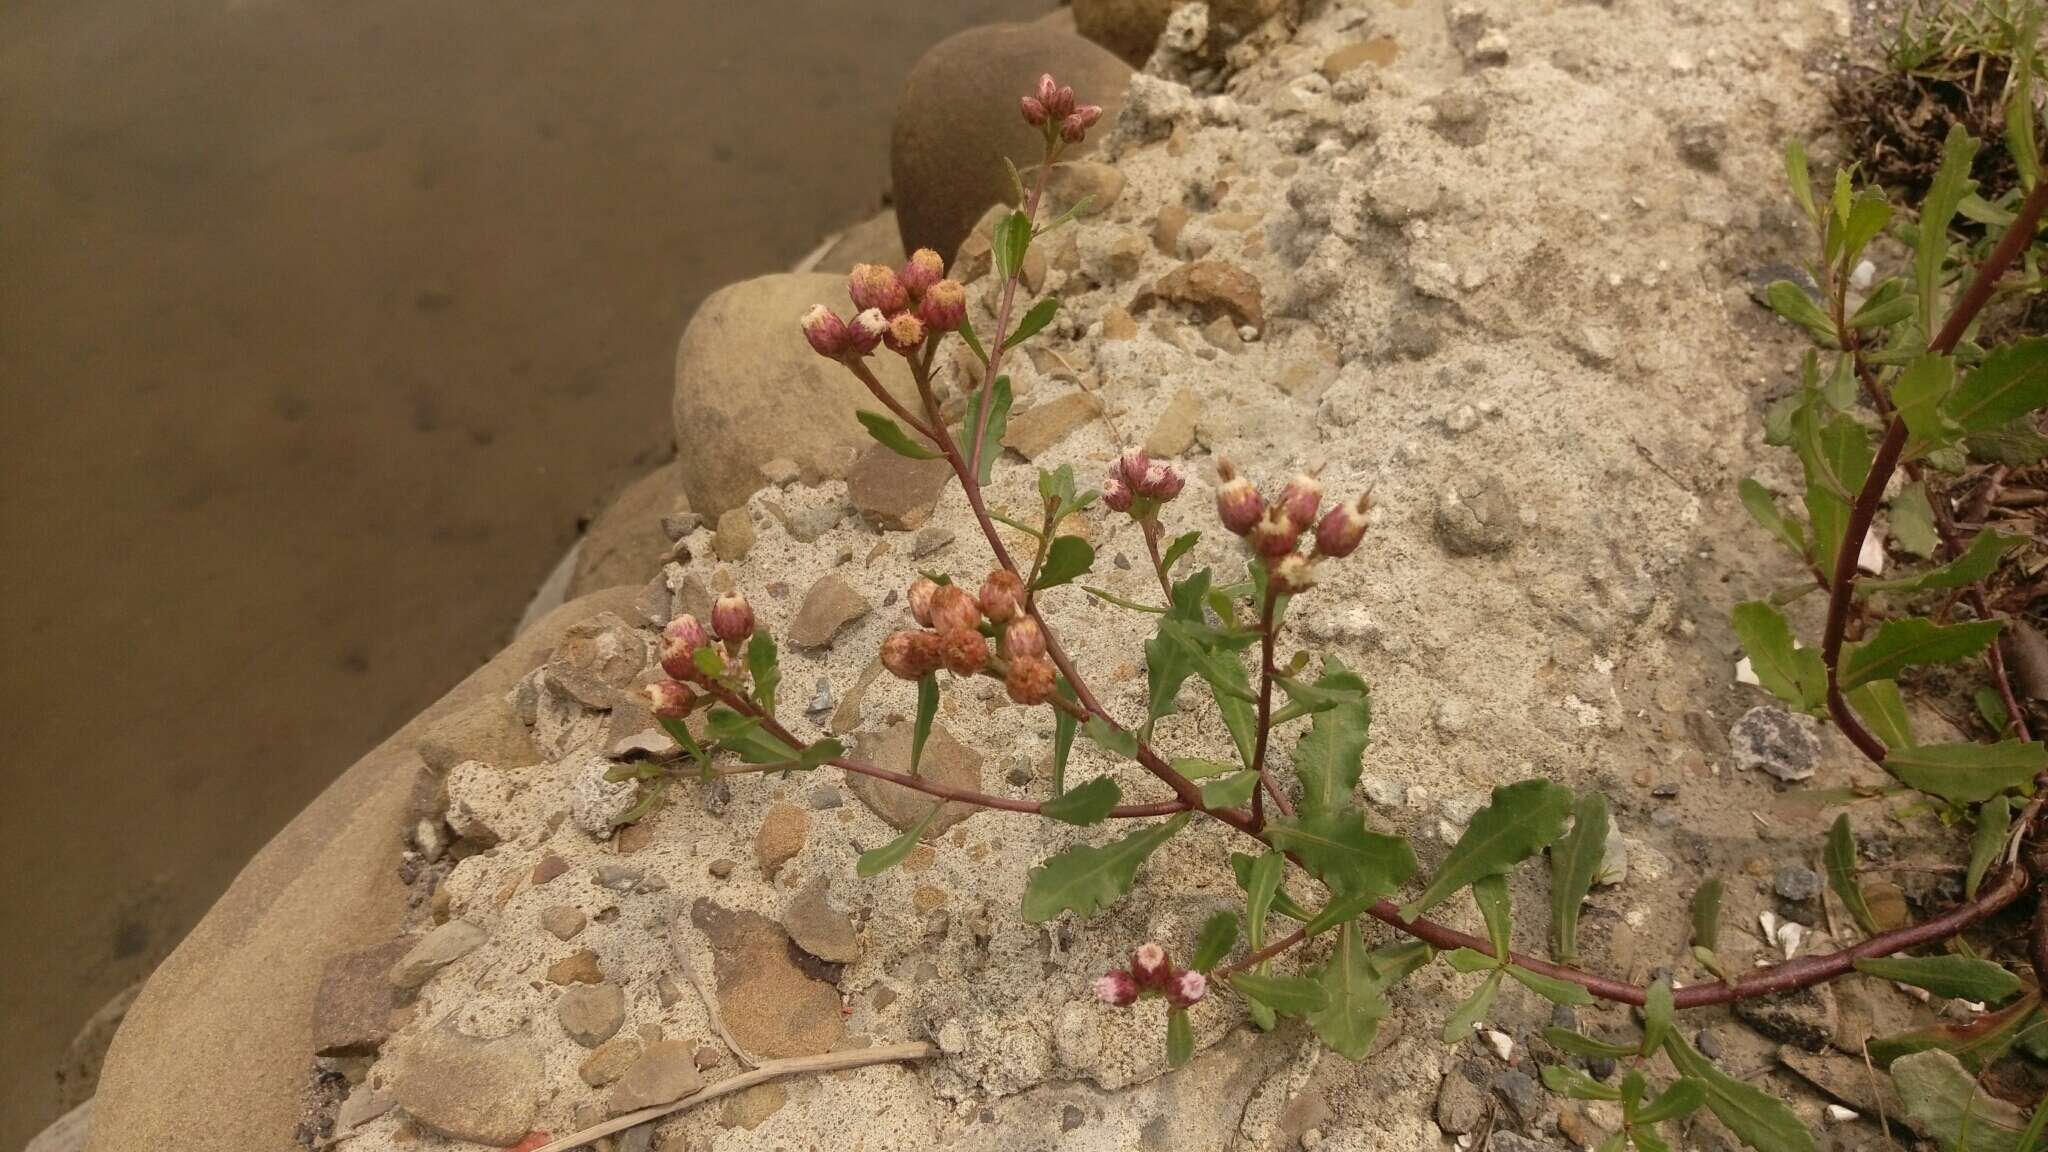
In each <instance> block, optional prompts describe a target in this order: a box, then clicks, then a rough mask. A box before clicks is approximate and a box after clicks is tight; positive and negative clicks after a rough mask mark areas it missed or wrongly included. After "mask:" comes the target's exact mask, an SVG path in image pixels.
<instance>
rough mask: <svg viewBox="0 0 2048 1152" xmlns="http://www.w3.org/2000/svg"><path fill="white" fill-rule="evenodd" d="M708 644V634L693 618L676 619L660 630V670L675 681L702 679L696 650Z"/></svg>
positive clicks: (685, 615) (688, 616) (709, 639)
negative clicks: (698, 669)
mask: <svg viewBox="0 0 2048 1152" xmlns="http://www.w3.org/2000/svg"><path fill="white" fill-rule="evenodd" d="M710 643H711V636H710V634H709V633H707V632H705V631H704V625H702V624H699V623H698V622H697V618H696V617H695V616H691V615H689V614H687V613H685V614H684V615H681V616H678V617H676V618H675V619H673V620H671V621H669V622H668V627H666V628H663V629H662V630H661V670H662V671H664V672H666V673H668V674H669V675H670V676H671V677H673V678H675V679H677V680H692V681H694V680H701V679H703V678H704V676H703V673H701V672H699V671H697V658H696V657H697V649H699V648H703V647H705V646H706V645H708V644H710Z"/></svg>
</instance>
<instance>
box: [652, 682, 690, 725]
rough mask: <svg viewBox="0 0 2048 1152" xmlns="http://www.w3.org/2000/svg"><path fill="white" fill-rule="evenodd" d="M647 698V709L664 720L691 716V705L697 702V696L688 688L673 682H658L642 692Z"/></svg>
mask: <svg viewBox="0 0 2048 1152" xmlns="http://www.w3.org/2000/svg"><path fill="white" fill-rule="evenodd" d="M640 693H641V695H643V696H645V697H647V708H648V710H649V711H651V712H653V713H654V714H655V715H656V716H657V717H659V718H661V719H663V720H680V719H682V718H683V717H685V716H688V715H689V714H690V705H691V704H693V703H695V702H696V699H697V697H696V695H695V694H694V693H692V692H691V691H690V690H689V689H688V688H685V687H683V686H682V685H681V684H678V683H676V682H675V681H673V680H656V681H655V682H654V683H652V684H649V685H648V686H646V687H645V688H642V689H641V690H640Z"/></svg>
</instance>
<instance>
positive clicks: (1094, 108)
mask: <svg viewBox="0 0 2048 1152" xmlns="http://www.w3.org/2000/svg"><path fill="white" fill-rule="evenodd" d="M1100 119H1102V105H1100V104H1082V105H1079V106H1077V107H1076V108H1075V109H1074V110H1073V111H1072V112H1069V113H1067V118H1066V119H1064V120H1062V121H1060V130H1061V132H1062V133H1064V132H1065V131H1066V128H1067V126H1068V125H1070V124H1073V125H1078V130H1079V131H1081V132H1084V133H1085V132H1087V131H1088V130H1089V129H1090V128H1093V127H1095V122H1096V121H1097V120H1100Z"/></svg>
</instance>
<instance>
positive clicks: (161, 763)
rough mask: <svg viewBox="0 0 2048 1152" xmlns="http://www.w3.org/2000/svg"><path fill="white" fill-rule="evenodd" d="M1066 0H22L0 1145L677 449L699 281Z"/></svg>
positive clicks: (841, 204)
mask: <svg viewBox="0 0 2048 1152" xmlns="http://www.w3.org/2000/svg"><path fill="white" fill-rule="evenodd" d="M1045 7H1049V5H1048V4H1046V3H1044V2H1042V0H956V2H955V3H950V4H946V5H915V6H911V5H898V6H893V7H889V6H884V7H880V8H875V9H872V10H870V11H868V12H867V13H866V14H865V15H864V16H863V18H862V19H861V20H858V21H852V20H848V19H845V13H844V10H843V7H842V6H841V5H837V4H833V3H829V2H827V0H806V2H803V3H799V4H778V5H772V6H770V5H736V4H726V3H720V2H717V0H693V2H690V3H682V4H669V5H656V4H645V5H634V6H632V7H631V8H630V9H627V8H610V9H606V10H605V12H604V16H605V18H604V19H602V20H600V19H598V15H599V14H598V12H597V11H596V10H585V9H579V8H574V7H561V6H556V5H546V4H534V3H519V4H510V5H504V4H482V3H475V2H466V3H452V4H435V5H419V4H410V3H397V2H394V0H369V2H366V3H357V4H350V5H338V4H332V3H314V4H285V3H277V2H273V0H228V2H226V3H218V4H211V5H205V4H202V5H180V6H156V5H139V4H132V3H117V2H111V0H101V2H98V3H90V2H88V3H57V2H54V0H29V2H26V3H17V4H13V5H9V6H7V7H6V9H5V10H4V12H0V92H4V93H5V98H4V99H0V141H4V156H5V160H4V170H5V172H6V176H5V178H4V179H0V235H4V236H5V237H6V238H7V240H6V244H5V248H4V256H0V333H4V336H0V397H4V399H0V414H4V415H0V493H4V496H0V554H4V555H5V556H6V557H7V558H8V562H7V564H6V565H5V568H4V572H0V639H4V640H5V644H6V649H7V658H6V659H5V661H4V663H0V701H4V703H0V731H4V732H5V733H6V736H7V749H8V752H7V756H6V757H5V759H4V761H0V773H4V778H5V780H6V784H7V792H8V801H7V803H6V804H5V805H4V807H0V875H4V876H5V877H7V881H8V882H7V884H6V886H5V892H6V895H5V896H4V897H0V925H4V927H5V931H4V932H0V1019H4V1020H5V1021H6V1022H7V1026H6V1033H5V1040H6V1045H7V1050H8V1053H9V1056H8V1059H7V1060H6V1061H5V1067H6V1069H7V1071H6V1073H5V1075H4V1076H0V1147H14V1146H16V1145H17V1144H18V1143H19V1142H20V1141H22V1140H24V1139H25V1138H26V1137H27V1136H28V1135H29V1134H31V1133H32V1132H33V1131H35V1130H36V1129H37V1128H38V1127H39V1126H40V1125H41V1124H42V1123H44V1122H46V1121H47V1120H48V1119H49V1118H50V1117H51V1116H52V1115H54V1113H55V1111H56V1106H57V1093H56V1090H55V1088H54V1086H53V1084H52V1082H51V1079H50V1072H49V1070H50V1068H51V1067H52V1065H53V1063H54V1062H55V1061H56V1059H57V1058H58V1056H59V1054H60V1053H61V1052H62V1051H63V1048H64V1045H65V1043H66V1042H67V1041H68V1040H69V1038H70V1037H71V1035H72V1033H73V1031H74V1030H75V1029H76V1028H77V1027H78V1025H79V1024H80V1023H81V1022H82V1021H83V1020H84V1019H85V1017H86V1016H87V1015H88V1014H89V1013H90V1012H91V1011H92V1010H93V1009H94V1008H96V1007H97V1006H98V1005H99V1004H101V1003H102V1002H103V1001H105V1000H106V999H107V998H108V997H109V996H111V995H112V994H114V993H115V992H116V991H118V990H119V989H121V988H123V987H124V986H126V985H128V984H129V983H130V982H132V981H133V980H135V979H136V978H137V977H139V976H140V975H142V974H143V973H145V972H146V971H147V970H148V968H149V966H150V965H151V964H152V963H154V961H155V960H156V959H157V958H159V957H160V956H161V955H162V954H163V953H164V952H166V951H167V950H168V949H169V948H170V947H171V946H172V945H173V944H175V943H176V941H177V939H178V937H179V935H180V934H181V933H182V932H183V930H184V928H185V927H186V926H187V925H188V924H189V923H190V922H191V920H192V919H193V918H195V917H196V916H197V915H198V914H199V913H200V912H201V911H203V910H204V909H205V907H206V906H207V904H208V903H209V902H210V901H211V900H212V898H213V896H214V894H215V893H216V892H217V891H218V890H219V889H220V888H221V887H222V886H223V885H224V884H225V883H226V882H227V880H228V879H229V878H230V877H231V876H232V874H233V872H234V871H235V869H236V868H237V867H239V865H240V863H241V861H242V860H243V859H244V858H245V857H246V856H247V854H248V853H249V852H250V851H252V850H253V849H254V848H256V847H257V846H259V845H260V844H262V843H263V842H264V840H265V839H267V838H268V837H269V836H270V834H271V832H272V831H273V830H274V829H275V828H276V827H277V826H278V825H279V824H281V823H282V822H283V821H284V820H285V819H286V818H287V817H288V816H289V815H290V814H291V813H292V812H294V811H295V810H296V809H297V808H299V807H300V806H301V805H302V804H303V803H304V802H305V801H306V800H307V799H308V798H309V797H310V796H312V795H313V794H314V793H315V792H316V791H317V790H318V789H319V788H321V787H322V786H323V785H324V784H325V783H326V782H327V780H328V779H329V778H330V776H331V775H332V774H333V773H334V772H335V771H337V770H338V769H340V768H341V767H343V766H344V765H346V764H347V763H349V762H350V761H351V760H352V759H354V758H355V757H356V755H357V754H358V753H359V752H361V751H362V750H363V749H364V748H366V747H367V746H369V745H370V744H371V743H372V742H373V741H374V740H375V739H376V738H378V737H380V736H382V735H383V734H384V733H386V732H387V731H389V730H390V729H392V728H393V727H395V726H396V725H397V724H399V723H400V722H401V721H403V720H404V719H405V718H407V717H408V716H410V715H412V714H413V713H415V712H417V711H418V710H419V709H420V708H421V707H422V706H423V705H424V704H425V703H427V702H428V701H429V700H431V699H432V698H433V697H434V696H436V695H437V694H438V693H439V692H440V691H441V690H442V689H443V688H444V687H445V686H446V685H448V684H449V683H451V682H453V681H454V680H456V679H457V678H459V677H460V676H461V675H462V674H463V673H464V672H466V671H467V670H469V669H470V668H472V667H473V666H475V664H476V663H477V662H478V661H479V660H480V659H481V658H482V657H483V656H485V655H486V654H487V653H489V652H490V651H491V650H493V649H494V648H495V647H496V646H497V645H498V643H499V642H500V641H501V640H502V639H503V638H504V636H505V634H506V632H507V630H508V628H509V627H510V624H511V622H512V621H514V620H515V619H516V618H517V616H518V613H519V609H520V607H521V605H522V604H523V603H524V602H525V600H526V598H527V596H528V595H529V594H530V592H531V591H532V589H533V587H534V585H535V584H536V583H537V582H538V581H539V580H540V579H541V578H542V577H543V576H544V575H545V574H546V572H547V571H548V569H549V567H550V566H551V565H552V564H553V562H554V561H555V559H556V558H557V557H558V556H559V555H560V553H561V551H562V549H563V548H564V547H565V546H566V545H567V544H568V543H569V541H570V540H571V539H572V538H573V536H574V535H575V533H576V530H577V523H578V518H579V517H580V516H583V515H587V514H588V513H590V512H592V511H594V510H595V509H596V508H597V507H598V506H599V505H600V504H601V503H602V500H603V498H604V497H605V496H606V495H607V494H608V493H609V492H611V491H613V490H615V489H616V488H618V487H619V486H621V485H623V484H624V483H625V482H626V481H627V480H629V479H631V478H632V477H633V476H635V475H637V474H638V473H639V472H641V471H644V470H645V469H646V468H648V467H650V466H652V464H653V463H655V462H656V461H657V460H658V459H659V458H660V457H661V455H662V454H663V453H664V452H665V451H666V450H667V447H668V444H669V433H668V425H667V415H666V413H667V407H666V406H667V397H668V390H669V367H670V357H671V354H672V349H673V344H674V340H675V338H676V335H677V333H678V332H680V331H681V328H682V325H683V323H684V321H685V320H686V318H687V317H688V315H689V313H690V310H691V309H692V307H693V306H694V305H695V302H696V301H697V300H698V299H699V298H700V297H701V296H702V295H704V294H705V293H707V292H709V291H710V290H712V289H714V288H716V287H718V286H719V285H721V284H723V283H725V282H727V281H730V280H733V279H735V278H739V277H743V276H748V275H754V274H757V273H759V272H762V271H765V270H769V269H772V268H775V267H778V266H782V265H786V264H787V263H789V262H790V261H791V260H793V259H795V258H796V257H798V256H800V255H801V254H802V253H803V252H804V251H805V250H807V249H808V248H809V247H810V246H811V245H812V244H813V243H814V242H815V241H816V239H817V237H818V236H819V234H821V233H822V232H824V231H826V230H828V229H830V228H832V227H836V226H838V225H840V224H843V223H845V222H847V221H848V220H851V219H853V218H856V217H857V216H859V215H861V214H864V213H865V212H866V211H869V210H871V209H872V208H873V206H874V205H875V203H876V199H877V195H878V192H879V190H880V188H881V186H882V183H883V180H884V177H885V172H886V163H887V149H886V141H887V136H888V110H889V108H890V105H891V102H892V100H893V98H894V95H895V91H896V87H897V85H898V84H899V83H900V78H901V76H902V75H903V73H904V71H905V69H907V68H908V66H909V64H910V63H911V62H912V61H913V60H914V59H915V58H916V57H917V55H918V54H919V53H920V52H921V51H922V50H923V49H924V48H925V47H926V46H927V45H928V44H930V43H931V42H933V41H935V40H937V39H939V38H940V37H942V36H944V35H946V34H947V33H949V32H951V31H952V30H954V29H956V28H958V27H963V26H966V25H970V24H975V23H980V22H984V21H986V20H989V19H993V18H997V17H999V16H1003V15H1007V14H1014V13H1018V12H1020V11H1023V12H1027V13H1028V12H1033V11H1037V10H1040V9H1043V8H1045Z"/></svg>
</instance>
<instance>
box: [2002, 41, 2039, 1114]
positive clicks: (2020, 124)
mask: <svg viewBox="0 0 2048 1152" xmlns="http://www.w3.org/2000/svg"><path fill="white" fill-rule="evenodd" d="M2025 11H2026V12H2027V13H2028V16H2027V17H2025V18H2023V19H2022V21H2021V23H2020V26H2019V29H2018V35H2016V36H2014V37H2013V42H2014V43H2016V44H2033V43H2034V42H2035V36H2036V35H2037V34H2038V33H2039V31H2040V28H2039V25H2040V10H2039V9H2037V8H2030V9H2026V10H2025ZM2005 150H2006V153H2007V154H2008V155H2010V156H2011V157H2012V163H2013V168H2014V169H2015V170H2017V172H2018V173H2019V178H2020V187H2022V188H2024V189H2026V190H2027V191H2029V192H2031V191H2033V190H2034V182H2035V181H2036V180H2038V179H2040V175H2041V153H2040V145H2039V144H2038V143H2037V142H2036V141H2035V138H2034V54H2033V53H2032V52H2025V51H2022V52H2015V53H2013V54H2012V75H2011V76H2010V77H2008V79H2007V86H2006V95H2005ZM2044 1115H2048V1113H2044Z"/></svg>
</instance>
